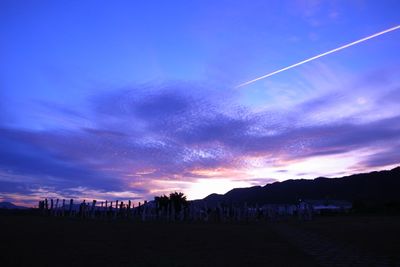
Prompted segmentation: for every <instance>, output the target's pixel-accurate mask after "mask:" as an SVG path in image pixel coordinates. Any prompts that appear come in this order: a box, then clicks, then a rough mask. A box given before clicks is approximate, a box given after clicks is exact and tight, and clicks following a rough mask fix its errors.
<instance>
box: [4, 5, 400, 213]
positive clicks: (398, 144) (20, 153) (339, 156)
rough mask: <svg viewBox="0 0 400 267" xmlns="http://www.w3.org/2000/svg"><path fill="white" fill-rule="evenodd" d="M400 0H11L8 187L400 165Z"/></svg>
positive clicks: (71, 192)
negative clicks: (368, 37)
mask: <svg viewBox="0 0 400 267" xmlns="http://www.w3.org/2000/svg"><path fill="white" fill-rule="evenodd" d="M398 10H400V2H399V1H396V0H395V1H389V0H384V1H363V0H354V1H318V0H293V1H256V0H255V1H244V0H243V1H215V0H212V1H211V0H210V1H206V0H205V1H173V0H172V1H63V0H61V1H44V0H39V1H33V0H24V1H22V0H16V1H15V0H3V1H0V36H1V42H0V58H1V60H0V201H11V202H13V203H16V204H20V205H27V206H32V205H36V203H37V201H38V200H39V199H42V198H44V197H52V198H76V199H97V200H98V201H101V200H127V199H131V200H133V201H134V202H139V201H143V200H151V199H153V198H154V196H157V195H162V194H168V193H170V192H173V191H180V192H184V193H185V194H186V195H187V196H188V198H189V199H198V198H203V197H205V196H207V195H209V194H211V193H225V192H227V191H229V190H230V189H232V188H235V187H248V186H256V185H265V184H267V183H272V182H275V181H284V180H287V179H301V178H304V179H311V178H315V177H319V176H324V177H340V176H344V175H350V174H353V173H358V172H368V171H372V170H381V169H390V168H393V167H395V166H398V165H399V164H400V53H399V49H400V30H397V31H393V32H390V33H387V34H385V35H382V36H379V37H376V38H374V39H371V40H368V41H366V42H364V43H360V44H357V45H356V46H352V47H349V48H346V49H344V50H342V51H340V52H337V53H334V54H331V55H328V56H326V57H323V58H319V59H317V60H315V61H312V62H308V63H306V64H303V65H301V66H298V67H296V68H293V69H290V70H287V71H284V72H281V73H279V74H276V75H273V76H271V77H268V78H266V79H262V80H259V81H257V82H254V83H252V84H249V85H246V86H243V87H240V88H238V87H237V85H239V84H241V83H243V82H246V81H249V80H252V79H254V78H257V77H259V76H262V75H265V74H267V73H270V72H273V71H276V70H278V69H281V68H284V67H286V66H289V65H291V64H294V63H297V62H299V61H302V60H304V59H307V58H310V57H313V56H316V55H318V54H321V53H324V52H326V51H329V50H331V49H334V48H336V47H339V46H341V45H344V44H347V43H350V42H353V41H356V40H358V39H361V38H364V37H366V36H369V35H371V34H374V33H376V32H379V31H383V30H385V29H388V28H390V27H394V26H397V25H400V12H398Z"/></svg>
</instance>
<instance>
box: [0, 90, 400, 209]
mask: <svg viewBox="0 0 400 267" xmlns="http://www.w3.org/2000/svg"><path fill="white" fill-rule="evenodd" d="M214 92H215V93H214ZM387 92H389V93H391V94H394V93H393V91H390V90H385V91H382V94H380V95H379V97H380V98H379V97H378V98H376V102H379V101H380V99H387V98H390V94H389V93H387ZM388 94H389V95H388ZM337 95H338V94H337V93H335V92H332V94H331V95H330V96H329V95H328V97H327V95H326V94H321V95H320V96H316V97H313V98H311V99H310V98H308V99H306V100H305V101H302V102H300V103H298V104H296V105H295V106H294V107H293V109H292V110H291V111H289V112H280V111H279V110H274V109H266V110H262V111H256V110H252V109H251V108H249V107H244V106H242V105H241V104H240V102H237V101H236V99H235V97H236V96H233V95H231V96H229V95H228V94H227V92H225V91H224V92H218V91H216V90H215V89H204V88H201V87H200V86H199V85H191V84H188V83H182V84H172V85H171V84H167V85H162V86H159V85H156V86H154V87H151V86H150V85H147V86H142V87H140V86H137V87H134V88H132V89H126V88H125V89H121V90H114V91H113V92H111V93H101V94H99V95H96V96H93V97H91V98H90V99H89V103H90V105H89V106H88V107H90V108H88V110H87V112H86V113H85V114H83V115H80V117H84V118H85V121H89V122H90V123H86V124H84V125H81V124H76V125H74V127H66V128H64V129H63V128H62V125H60V127H59V128H56V129H54V128H49V129H47V130H32V129H20V128H12V127H10V126H6V125H2V127H1V128H0V144H1V150H0V171H1V172H0V185H1V187H0V195H3V198H5V196H7V198H8V199H9V198H11V197H16V195H15V194H19V195H20V196H22V195H25V196H30V198H29V199H31V200H32V199H37V198H38V197H39V196H46V195H49V194H51V192H53V193H54V194H56V195H57V196H59V197H62V196H64V197H70V196H77V197H89V195H90V194H91V195H92V196H93V197H98V198H99V199H100V198H107V197H110V198H122V197H124V196H125V197H126V196H129V197H132V199H133V198H135V199H138V200H140V199H151V198H152V197H153V194H156V193H157V192H158V193H159V192H166V190H168V188H174V189H176V188H177V187H179V188H190V184H191V183H195V182H196V181H198V179H213V178H218V179H221V178H223V179H231V180H232V181H233V180H237V181H244V180H246V181H247V182H248V183H249V184H262V183H263V182H272V181H274V180H273V179H275V178H268V179H264V178H259V177H271V176H253V177H246V168H251V166H250V165H249V161H248V159H249V158H258V159H260V160H261V164H263V165H264V167H268V166H270V165H269V164H277V165H279V166H281V167H280V168H279V169H278V170H282V167H283V168H284V166H285V164H291V162H299V161H302V160H306V159H308V158H315V157H322V156H327V155H337V156H340V155H343V154H348V153H352V152H354V153H358V151H360V149H364V150H368V151H378V150H379V149H380V150H381V151H382V152H380V153H376V154H374V153H372V152H371V153H369V155H370V156H369V157H365V155H363V157H360V162H363V164H364V166H367V167H373V166H378V165H379V166H382V165H387V164H395V163H396V162H397V163H399V161H398V158H399V157H398V154H396V153H397V152H396V151H395V150H393V151H392V150H390V149H389V148H390V147H391V145H392V144H394V143H399V142H400V140H399V138H400V126H398V125H400V111H399V110H394V111H393V112H392V113H391V116H385V117H381V118H374V119H370V120H359V119H358V116H367V115H369V113H368V110H374V109H375V108H377V104H378V103H375V102H374V103H373V104H372V106H371V107H370V109H368V110H364V111H363V112H364V113H362V112H361V113H357V112H354V113H350V114H349V115H348V116H336V119H335V120H332V119H329V120H324V119H322V120H321V119H319V118H316V117H315V116H313V114H315V113H321V114H322V113H323V112H322V111H324V112H325V111H329V112H328V113H330V114H331V115H332V114H335V113H334V112H335V108H336V107H337V102H338V101H339V100H338V98H337V97H336V96H337ZM339 95H341V96H342V99H349V98H352V97H353V96H351V95H345V94H339ZM340 101H341V100H340ZM51 107H52V105H46V108H47V109H48V110H47V111H46V112H50V113H51ZM56 109H57V111H56V112H58V113H60V109H58V108H57V107H56ZM62 110H67V111H66V112H61V113H62V114H61V115H60V116H64V117H65V118H66V119H68V118H69V116H72V117H76V116H77V112H76V111H74V110H69V109H62ZM336 112H337V113H340V112H341V111H340V110H339V111H336ZM396 114H397V115H396ZM0 126H1V125H0ZM274 162H276V163H274ZM278 163H279V164H278ZM277 173H282V174H284V175H286V176H289V175H290V173H289V172H286V171H285V172H283V171H281V172H277ZM13 180H15V182H12V181H13ZM156 181H157V182H156ZM163 181H164V182H163ZM172 182H173V184H171V183H172ZM157 190H158V191H157ZM160 190H161V191H160ZM13 194H14V195H13ZM26 201H28V198H26Z"/></svg>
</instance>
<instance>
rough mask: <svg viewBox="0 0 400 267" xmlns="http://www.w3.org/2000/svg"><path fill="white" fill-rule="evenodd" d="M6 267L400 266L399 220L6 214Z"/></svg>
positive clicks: (1, 225)
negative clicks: (206, 220)
mask: <svg viewBox="0 0 400 267" xmlns="http://www.w3.org/2000/svg"><path fill="white" fill-rule="evenodd" d="M0 231H1V232H0V233H1V234H0V239H1V243H0V251H1V254H0V255H1V256H0V257H1V259H0V260H1V261H0V262H1V266H33V265H36V266H400V265H399V263H400V258H399V256H398V255H399V254H400V250H399V248H400V241H399V238H398V237H399V236H400V217H355V216H352V217H326V218H317V219H316V220H314V221H311V222H276V223H251V224H165V223H164V224H163V223H132V222H106V221H78V220H68V219H61V218H50V217H49V218H45V217H35V216H18V215H1V217H0Z"/></svg>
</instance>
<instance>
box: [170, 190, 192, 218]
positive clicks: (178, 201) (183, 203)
mask: <svg viewBox="0 0 400 267" xmlns="http://www.w3.org/2000/svg"><path fill="white" fill-rule="evenodd" d="M169 201H170V203H171V207H172V206H173V207H174V208H175V212H176V213H179V212H180V211H181V210H182V209H184V208H185V207H187V205H188V202H187V200H186V196H185V195H184V194H183V193H181V192H179V193H178V192H174V193H171V194H169Z"/></svg>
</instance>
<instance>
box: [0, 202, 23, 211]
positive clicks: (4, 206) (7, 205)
mask: <svg viewBox="0 0 400 267" xmlns="http://www.w3.org/2000/svg"><path fill="white" fill-rule="evenodd" d="M0 209H8V210H15V209H27V207H22V206H17V205H14V204H13V203H11V202H0Z"/></svg>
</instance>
